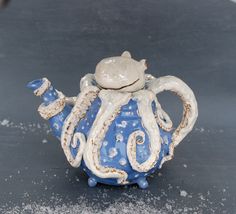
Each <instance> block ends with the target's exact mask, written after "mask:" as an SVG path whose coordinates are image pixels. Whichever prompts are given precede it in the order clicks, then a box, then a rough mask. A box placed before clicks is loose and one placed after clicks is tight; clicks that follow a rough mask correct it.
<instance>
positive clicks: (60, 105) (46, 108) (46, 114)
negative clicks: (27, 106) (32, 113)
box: [38, 91, 66, 120]
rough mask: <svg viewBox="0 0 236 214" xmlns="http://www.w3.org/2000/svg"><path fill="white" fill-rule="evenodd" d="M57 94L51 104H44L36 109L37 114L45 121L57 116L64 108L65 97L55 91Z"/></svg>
mask: <svg viewBox="0 0 236 214" xmlns="http://www.w3.org/2000/svg"><path fill="white" fill-rule="evenodd" d="M57 93H58V99H56V100H54V101H53V102H52V103H50V104H48V105H45V104H44V103H42V104H41V105H40V106H39V107H38V112H39V114H40V116H41V117H42V118H43V119H45V120H48V119H50V118H51V117H53V116H55V115H57V114H58V113H60V112H61V111H62V110H63V109H64V107H65V104H66V97H65V96H64V94H62V93H61V92H60V91H57Z"/></svg>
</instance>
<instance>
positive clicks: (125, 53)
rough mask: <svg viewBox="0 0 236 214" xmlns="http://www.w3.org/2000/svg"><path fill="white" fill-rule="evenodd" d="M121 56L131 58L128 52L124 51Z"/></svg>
mask: <svg viewBox="0 0 236 214" xmlns="http://www.w3.org/2000/svg"><path fill="white" fill-rule="evenodd" d="M121 56H123V57H127V58H131V54H130V52H129V51H124V52H123V53H122V54H121Z"/></svg>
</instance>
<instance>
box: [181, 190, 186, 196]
mask: <svg viewBox="0 0 236 214" xmlns="http://www.w3.org/2000/svg"><path fill="white" fill-rule="evenodd" d="M187 195H188V193H187V192H186V191H185V190H181V191H180V196H182V197H186V196H187Z"/></svg>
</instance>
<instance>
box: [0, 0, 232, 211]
mask: <svg viewBox="0 0 236 214" xmlns="http://www.w3.org/2000/svg"><path fill="white" fill-rule="evenodd" d="M124 50H129V51H131V53H132V55H133V57H134V58H136V59H143V58H146V59H147V61H148V65H149V69H148V71H147V73H151V74H153V75H155V76H157V77H158V76H163V75H175V76H178V77H180V78H182V79H183V80H184V81H185V82H187V83H188V84H189V85H190V86H191V88H192V89H193V91H194V92H195V94H196V97H197V100H198V103H199V119H198V121H197V124H196V126H195V128H194V130H193V132H192V133H191V134H189V135H188V136H187V137H186V138H185V139H184V140H183V142H182V143H181V144H180V146H179V147H178V148H177V149H176V152H175V158H174V159H173V160H172V161H171V162H168V163H166V164H165V165H164V166H163V168H162V169H161V170H160V171H159V172H156V173H155V174H154V176H152V177H150V178H149V181H150V186H149V188H148V189H147V190H140V189H138V188H137V186H135V185H134V186H130V187H127V188H125V187H110V186H106V185H98V186H97V187H95V188H89V187H87V176H86V175H85V174H84V173H83V172H81V171H80V170H78V169H73V168H71V167H70V166H69V164H68V163H67V162H66V159H65V157H64V154H63V152H62V149H61V148H60V143H59V142H58V141H57V140H56V139H55V138H54V137H52V135H51V133H50V131H48V130H49V127H48V125H47V122H46V121H43V120H42V119H41V118H40V117H39V115H38V113H37V112H36V109H37V107H38V105H39V104H40V100H39V99H38V98H36V97H34V96H33V95H32V93H31V92H30V91H28V90H27V89H26V88H25V84H26V83H27V82H28V81H30V80H33V79H36V78H40V77H44V76H47V77H48V78H49V79H50V80H51V81H52V82H53V85H54V86H55V87H56V88H57V89H59V90H61V91H63V92H64V93H65V94H66V95H68V96H74V95H76V94H77V93H78V92H79V81H80V78H81V77H82V76H83V75H85V74H86V73H88V72H94V69H95V66H96V63H97V62H98V61H99V60H101V59H102V58H104V57H108V56H114V55H119V54H120V53H121V52H122V51H124ZM235 80H236V4H235V3H234V2H233V1H229V0H198V1H193V0H175V1H170V0H157V1H155V0H146V1H134V0H130V1H126V0H124V1H114V0H109V1H108V0H100V1H91V0H88V1H81V0H78V1H72V0H67V1H62V0H57V1H48V0H40V1H37V0H24V1H17V0H15V1H12V2H11V3H10V4H9V6H8V7H7V8H6V9H4V10H2V11H0V100H1V102H0V121H1V122H0V212H1V213H6V212H7V211H9V213H48V212H53V213H65V211H68V212H69V213H95V212H96V213H99V212H104V213H125V212H126V213H194V212H195V213H236V205H235V203H236V200H235V197H236V183H235V181H236V155H235V153H236V142H235V139H236V127H235V122H236V120H235V119H236V117H235V110H236V108H235V107H236V96H235V92H236V84H235ZM159 99H160V101H161V103H162V106H163V107H164V109H165V110H166V111H167V112H169V113H170V115H171V118H172V119H173V120H174V121H175V124H177V123H178V121H179V119H180V116H181V111H182V109H181V103H180V101H179V100H178V99H177V98H176V97H175V96H173V95H171V94H169V93H164V94H163V95H161V96H160V97H159Z"/></svg>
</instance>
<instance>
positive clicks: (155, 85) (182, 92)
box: [148, 76, 198, 164]
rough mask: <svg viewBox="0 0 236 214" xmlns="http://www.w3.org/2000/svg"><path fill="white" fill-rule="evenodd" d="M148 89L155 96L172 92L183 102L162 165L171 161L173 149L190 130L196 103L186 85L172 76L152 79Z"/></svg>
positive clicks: (193, 120) (194, 118)
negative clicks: (179, 120) (180, 114)
mask: <svg viewBox="0 0 236 214" xmlns="http://www.w3.org/2000/svg"><path fill="white" fill-rule="evenodd" d="M148 89H149V90H151V91H153V92H154V93H155V94H158V93H160V92H162V91H165V90H169V91H172V92H174V93H175V94H177V95H178V96H179V97H180V98H181V100H182V102H183V117H182V120H181V122H180V124H179V126H178V127H177V129H176V130H175V131H174V133H173V135H172V143H171V144H170V148H169V155H168V156H166V157H164V158H163V160H162V164H163V163H164V162H165V161H168V160H171V159H172V157H173V155H174V148H175V147H176V146H177V145H178V144H179V143H180V142H181V140H183V138H184V137H185V136H186V135H187V134H188V133H189V132H190V131H191V130H192V128H193V126H194V124H195V122H196V119H197V116H198V109H197V101H196V98H195V96H194V94H193V92H192V90H191V89H190V88H189V87H188V85H187V84H185V83H184V82H183V81H182V80H180V79H179V78H177V77H174V76H164V77H160V78H157V79H153V80H152V81H150V83H149V84H148Z"/></svg>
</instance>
